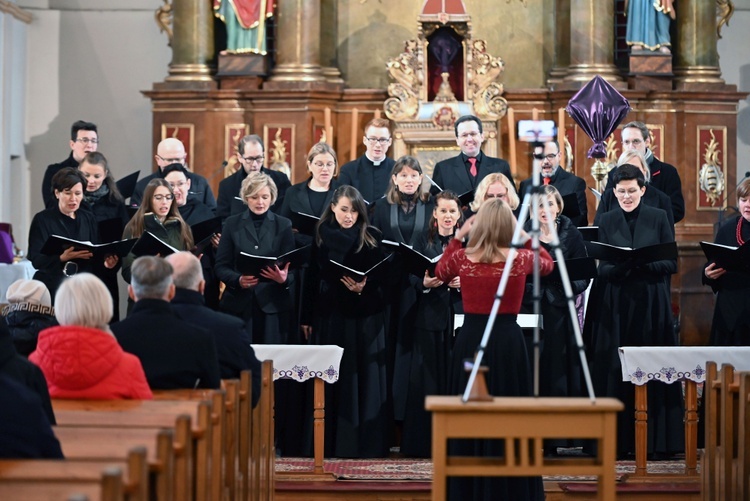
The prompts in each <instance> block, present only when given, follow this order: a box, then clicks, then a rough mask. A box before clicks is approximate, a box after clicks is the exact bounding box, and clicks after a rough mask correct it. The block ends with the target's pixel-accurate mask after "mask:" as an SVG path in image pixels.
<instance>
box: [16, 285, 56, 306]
mask: <svg viewBox="0 0 750 501" xmlns="http://www.w3.org/2000/svg"><path fill="white" fill-rule="evenodd" d="M6 296H7V298H8V303H10V304H14V303H29V304H37V305H40V306H52V298H51V296H50V294H49V290H47V286H46V285H44V284H43V283H42V282H40V281H39V280H27V279H25V278H22V279H20V280H16V281H15V282H13V283H12V284H10V287H8V291H7V292H6Z"/></svg>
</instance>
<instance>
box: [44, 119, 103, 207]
mask: <svg viewBox="0 0 750 501" xmlns="http://www.w3.org/2000/svg"><path fill="white" fill-rule="evenodd" d="M98 147H99V134H98V132H97V130H96V124H94V123H91V122H84V121H83V120H78V121H77V122H74V123H73V125H72V126H71V127H70V149H71V152H70V155H69V156H68V158H66V159H65V160H63V161H62V162H60V163H59V164H52V165H49V166H48V167H47V170H46V171H45V172H44V179H43V180H42V200H44V206H45V207H46V208H47V209H49V208H50V207H52V206H53V205H55V204H56V203H57V199H56V198H55V197H54V194H53V193H52V178H53V177H54V176H55V174H57V173H58V172H60V171H61V170H63V169H64V168H65V167H73V168H74V169H77V168H78V164H80V163H81V160H83V157H85V156H86V154H87V153H90V152H92V151H96V149H97V148H98Z"/></svg>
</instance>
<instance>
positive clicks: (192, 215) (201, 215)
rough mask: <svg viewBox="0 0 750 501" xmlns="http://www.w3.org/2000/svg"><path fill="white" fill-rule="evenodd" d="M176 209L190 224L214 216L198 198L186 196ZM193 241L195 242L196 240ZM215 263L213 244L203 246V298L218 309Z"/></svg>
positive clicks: (210, 306) (217, 280)
mask: <svg viewBox="0 0 750 501" xmlns="http://www.w3.org/2000/svg"><path fill="white" fill-rule="evenodd" d="M177 209H178V210H179V211H180V216H182V219H184V220H185V222H186V223H187V224H188V225H190V226H193V225H195V224H198V223H202V222H203V221H208V220H209V219H213V218H214V217H215V215H214V211H213V210H212V209H211V208H210V207H209V206H208V205H206V204H204V203H203V202H201V201H200V200H195V199H190V198H188V200H187V202H186V203H185V205H182V206H179V207H177ZM195 243H196V244H197V243H198V242H195ZM215 265H216V249H214V246H213V245H209V246H207V247H206V248H205V250H204V251H203V255H202V256H201V268H202V269H203V280H205V281H206V285H205V288H204V291H203V298H204V299H205V301H206V306H208V307H209V308H211V309H212V310H218V309H219V279H218V278H216V273H215V272H214V266H215Z"/></svg>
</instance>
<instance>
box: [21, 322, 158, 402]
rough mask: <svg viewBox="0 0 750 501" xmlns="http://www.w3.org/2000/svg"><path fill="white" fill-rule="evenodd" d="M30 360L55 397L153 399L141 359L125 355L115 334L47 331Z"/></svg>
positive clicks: (73, 327) (61, 329) (87, 330)
mask: <svg viewBox="0 0 750 501" xmlns="http://www.w3.org/2000/svg"><path fill="white" fill-rule="evenodd" d="M29 360H31V361H32V362H34V363H35V364H37V365H38V366H39V367H40V368H41V369H42V372H44V377H46V378H47V386H48V387H49V394H50V396H51V397H52V398H85V399H91V400H109V399H118V398H132V399H151V398H153V394H152V393H151V389H150V388H149V387H148V383H147V382H146V375H145V374H144V372H143V367H142V366H141V361H140V360H138V357H136V356H135V355H131V354H130V353H125V352H124V351H123V350H122V348H121V347H120V345H119V344H117V340H116V339H115V337H114V336H113V335H111V334H108V333H106V332H104V331H101V330H99V329H91V328H88V327H81V326H77V325H67V326H59V327H50V328H48V329H44V330H43V331H42V332H40V333H39V341H38V343H37V347H36V351H35V352H33V353H32V354H31V355H29Z"/></svg>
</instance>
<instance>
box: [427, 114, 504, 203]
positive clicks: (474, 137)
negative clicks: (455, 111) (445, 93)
mask: <svg viewBox="0 0 750 501" xmlns="http://www.w3.org/2000/svg"><path fill="white" fill-rule="evenodd" d="M454 132H455V133H456V144H458V147H459V148H461V153H460V154H458V155H457V156H455V157H453V158H448V159H446V160H441V161H440V162H438V163H437V164H435V170H434V171H433V173H432V180H433V181H434V182H435V183H436V184H437V185H438V186H440V187H441V188H442V189H443V190H450V191H452V192H454V193H455V194H457V195H463V194H464V193H467V192H473V191H474V190H475V189H476V188H477V186H479V183H480V182H481V181H482V179H484V178H485V177H486V176H487V175H488V174H491V173H493V172H499V173H501V174H505V177H507V178H508V179H509V180H510V181H511V182H512V183H513V187H514V188H515V181H513V176H512V175H511V173H510V165H508V162H506V161H505V160H503V159H502V158H494V157H490V156H487V155H485V154H484V153H483V152H482V142H483V141H484V134H483V132H482V121H481V120H480V119H479V118H477V117H475V116H474V115H464V116H462V117H461V118H459V119H458V120H456V123H455V125H454ZM432 191H433V194H435V193H437V192H438V191H439V190H438V189H437V187H435V186H433V190H432Z"/></svg>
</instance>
